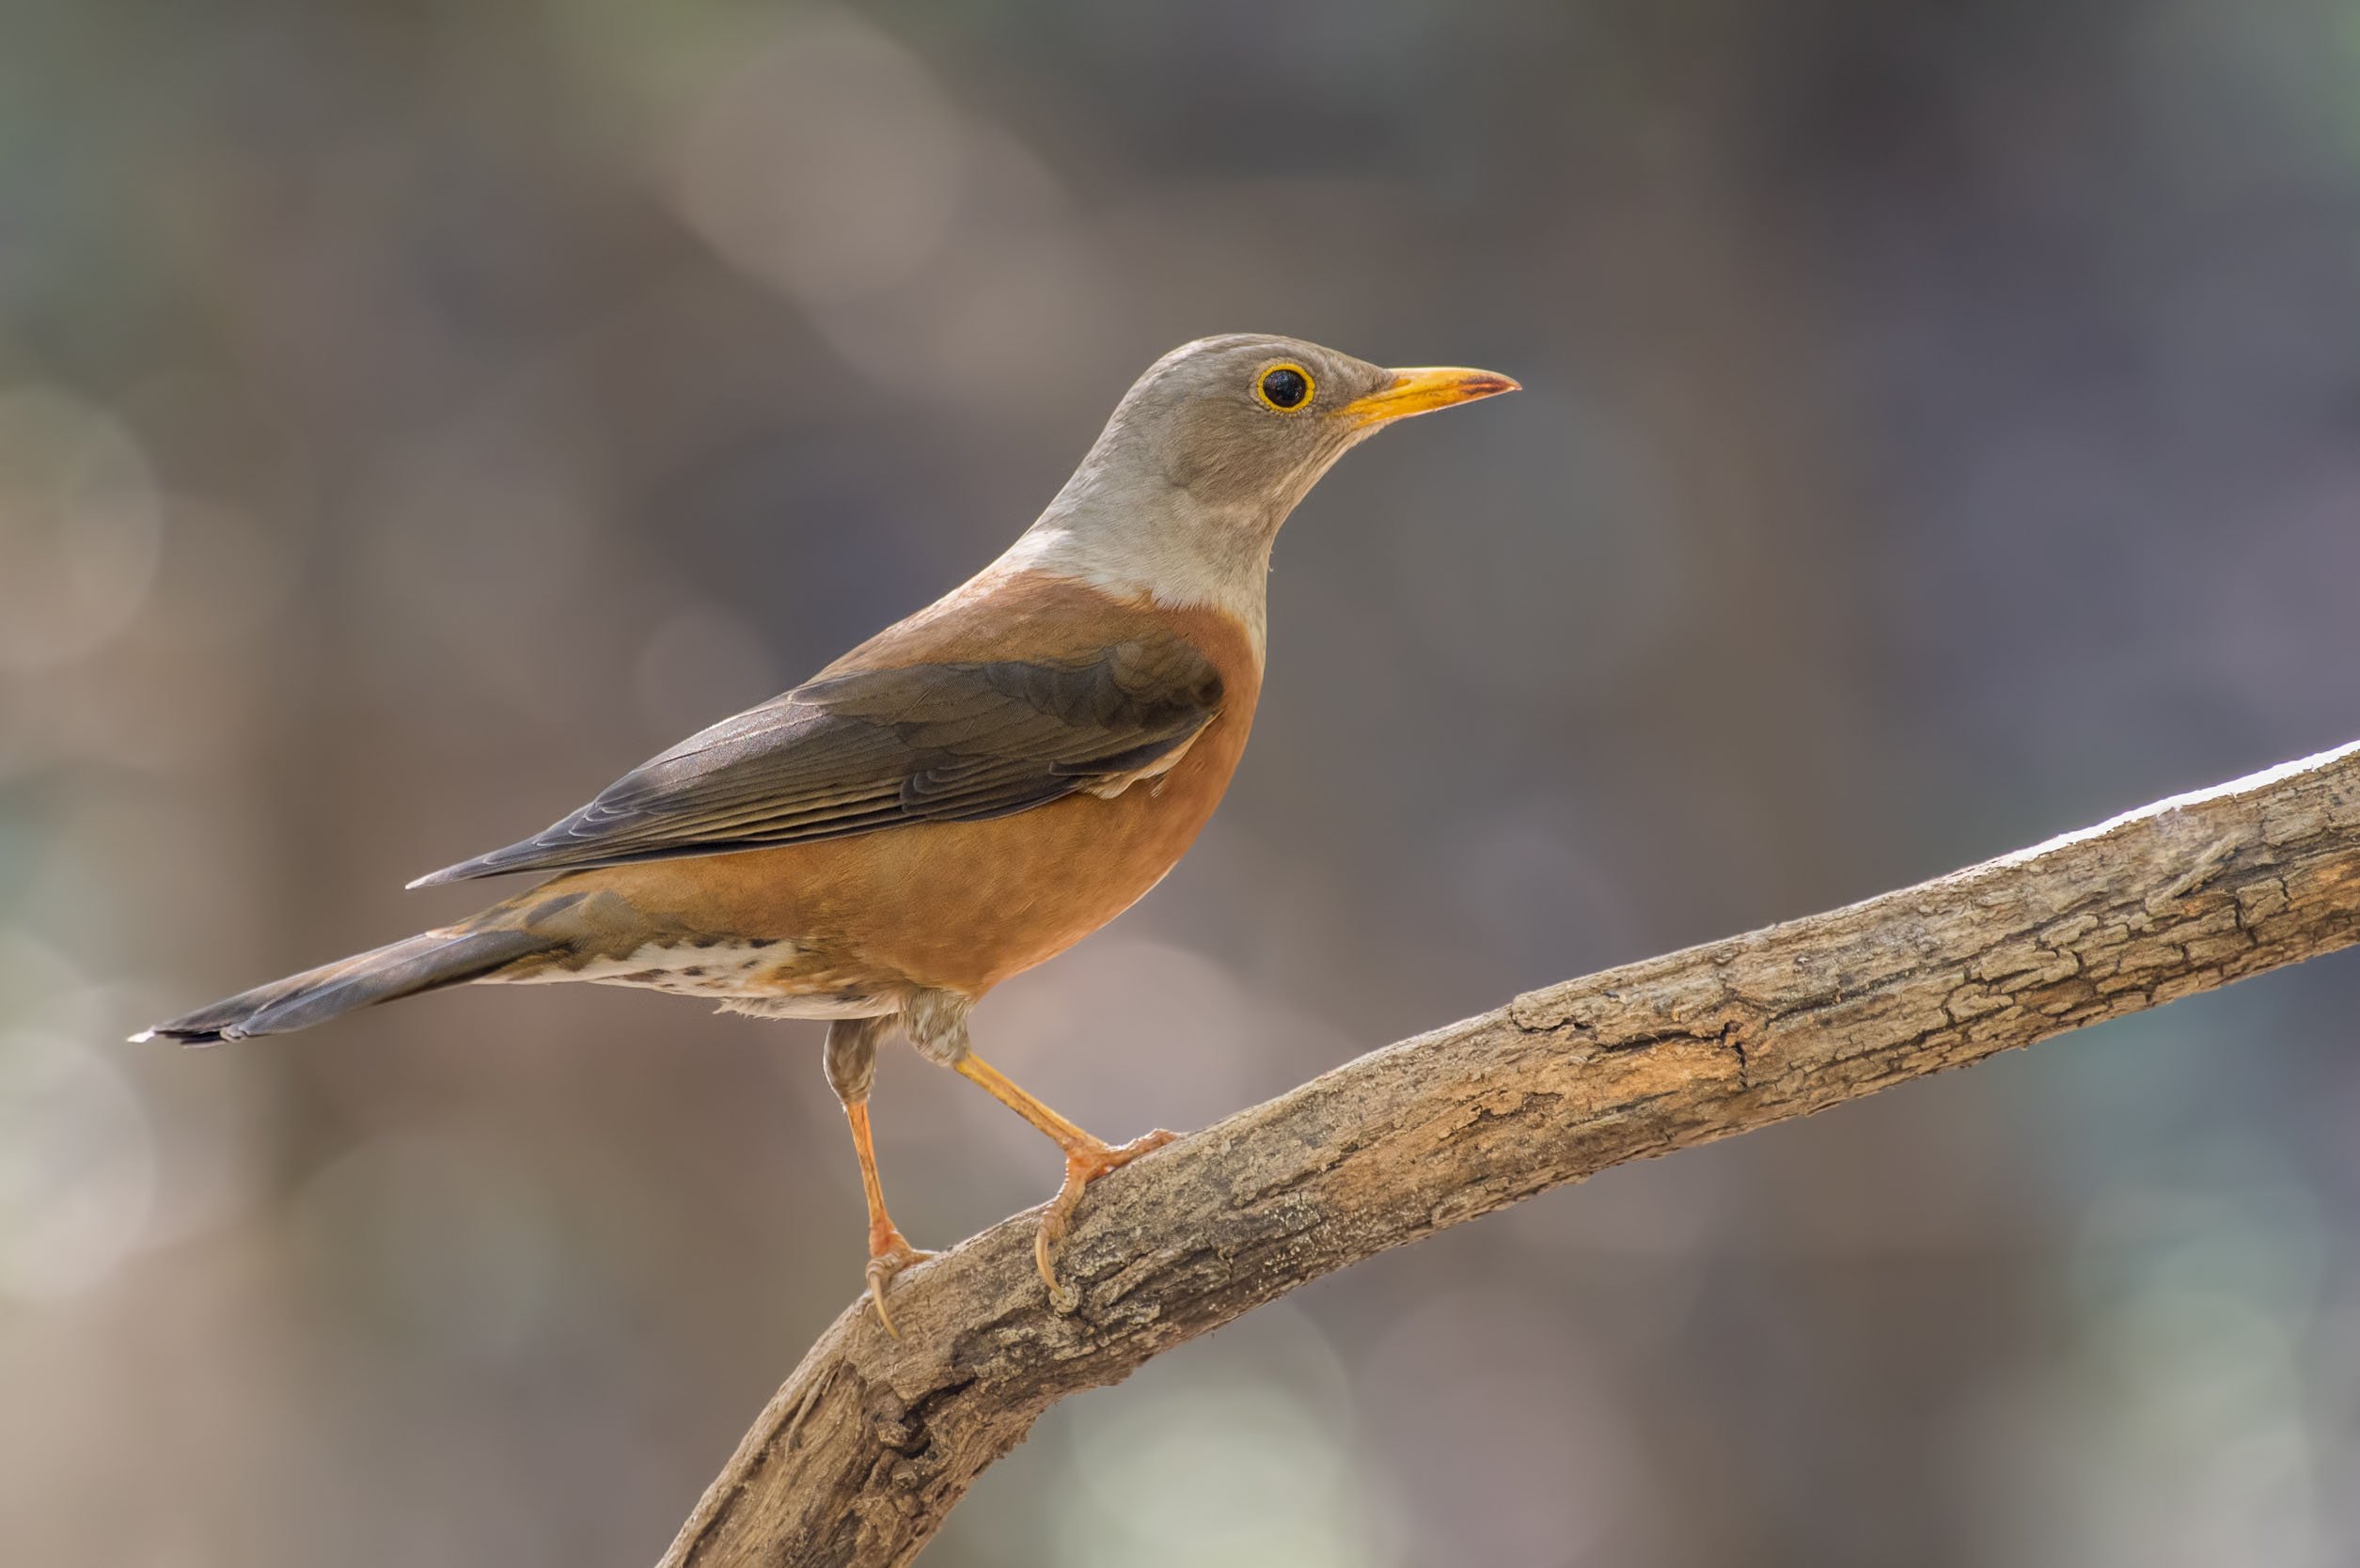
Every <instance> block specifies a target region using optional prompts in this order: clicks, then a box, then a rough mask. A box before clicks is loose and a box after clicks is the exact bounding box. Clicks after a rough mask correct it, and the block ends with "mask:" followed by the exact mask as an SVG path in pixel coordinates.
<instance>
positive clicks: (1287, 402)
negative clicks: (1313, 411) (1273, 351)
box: [1253, 365, 1311, 414]
mask: <svg viewBox="0 0 2360 1568" xmlns="http://www.w3.org/2000/svg"><path fill="white" fill-rule="evenodd" d="M1253 393H1254V396H1255V397H1257V398H1260V399H1261V400H1263V401H1264V402H1265V403H1267V404H1268V405H1269V406H1270V407H1272V408H1275V409H1277V410H1278V411H1279V412H1280V413H1281V414H1292V413H1294V412H1295V411H1296V410H1297V409H1298V408H1300V407H1302V406H1303V405H1304V404H1305V403H1307V402H1309V401H1311V372H1310V371H1309V370H1306V369H1304V368H1302V367H1301V366H1300V365H1273V366H1271V367H1270V368H1268V369H1267V370H1265V371H1263V372H1262V379H1261V380H1260V381H1258V382H1256V383H1254V386H1253Z"/></svg>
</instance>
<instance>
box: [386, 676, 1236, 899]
mask: <svg viewBox="0 0 2360 1568" xmlns="http://www.w3.org/2000/svg"><path fill="white" fill-rule="evenodd" d="M1220 700H1221V680H1220V675H1219V672H1218V671H1217V670H1215V669H1214V668H1213V666H1212V664H1211V663H1210V661H1208V660H1206V659H1205V658H1204V655H1203V654H1202V653H1200V652H1198V651H1196V650H1195V649H1194V648H1192V647H1190V646H1189V645H1188V644H1187V643H1185V642H1181V641H1178V640H1177V639H1172V640H1170V641H1166V642H1161V643H1157V644H1147V643H1141V642H1125V643H1121V644H1117V645H1116V646H1114V647H1112V648H1109V649H1108V650H1107V651H1105V652H1104V653H1102V654H1100V655H1099V656H1098V657H1096V658H1094V659H1092V660H1089V661H1087V662H1083V663H1077V664H1050V663H1030V662H1024V661H1015V660H1009V661H998V662H983V663H973V664H935V665H917V666H909V667H906V668H901V669H885V670H856V671H852V672H850V673H847V674H843V675H836V676H829V677H826V678H824V679H821V680H817V681H813V682H810V683H809V684H807V685H802V686H798V687H796V688H795V690H793V691H791V692H788V693H787V694H786V695H785V696H783V697H779V698H774V699H773V700H771V701H769V702H765V703H763V705H762V706H761V707H759V708H750V709H748V710H747V711H746V712H745V713H739V714H737V715H736V716H735V717H733V718H728V719H724V720H722V721H721V722H720V723H719V724H716V725H715V726H713V727H712V728H711V729H705V730H702V731H700V732H699V733H698V734H695V735H691V736H690V737H689V738H688V739H687V740H685V741H683V742H682V743H681V744H680V745H676V746H674V747H673V748H672V749H671V750H669V751H667V752H665V753H664V754H663V755H662V756H660V757H655V758H653V759H651V760H648V761H646V762H643V763H641V764H640V765H639V766H638V767H637V768H635V769H633V770H632V771H631V772H630V773H628V774H625V775H624V776H622V777H621V778H620V779H617V780H616V781H615V782H614V783H613V784H611V785H609V786H608V787H607V788H606V790H605V791H604V792H602V793H601V794H600V795H599V796H598V798H597V799H595V800H593V801H591V802H590V804H589V805H588V806H585V807H583V808H581V809H580V810H578V811H576V812H574V814H573V815H572V816H570V817H567V818H565V819H564V820H563V821H562V822H559V823H555V824H554V825H552V826H551V827H549V828H548V829H547V830H546V831H545V832H543V833H539V834H536V835H534V836H533V837H532V838H530V839H525V840H524V841H523V842H521V843H516V844H511V845H510V846H509V847H508V848H506V849H502V850H495V851H494V852H492V853H491V854H489V855H479V856H477V857H476V858H475V859H473V860H466V861H462V862H461V863H460V864H458V865H456V866H450V867H447V868H445V869H444V870H439V871H436V872H434V873H433V875H431V876H425V877H421V878H419V879H418V880H417V882H415V883H412V884H411V886H414V887H423V886H434V885H436V884H440V883H445V882H458V881H462V880H464V879H465V878H468V877H480V876H497V875H499V874H501V873H503V872H508V871H554V870H581V869H584V868H587V867H591V866H616V865H622V864H625V863H627V862H630V861H637V860H660V859H667V858H670V857H673V856H677V855H719V854H724V853H727V852H729V851H732V850H747V849H761V848H767V847H770V846H773V845H779V844H793V843H802V842H807V841H810V840H812V839H834V838H842V837H843V836H845V835H847V834H855V833H872V832H875V831H877V830H879V829H883V828H889V827H894V826H898V825H901V824H904V823H916V822H968V821H976V820H979V819H982V818H985V817H996V816H1004V815H1006V814H1008V813H1010V812H1014V811H1022V810H1025V809H1027V808H1031V807H1035V806H1041V805H1046V803H1048V802H1049V801H1053V800H1058V799H1061V798H1062V797H1063V796H1065V795H1069V794H1072V793H1073V792H1076V791H1078V790H1080V789H1084V788H1086V787H1088V786H1089V785H1091V784H1092V783H1093V782H1096V781H1098V780H1102V779H1107V778H1111V777H1118V776H1122V775H1125V774H1130V773H1136V772H1138V771H1140V770H1141V769H1142V768H1148V767H1152V766H1154V765H1155V763H1156V761H1158V760H1161V759H1163V758H1165V757H1168V756H1170V755H1171V754H1172V752H1173V751H1175V750H1177V749H1178V748H1180V747H1181V746H1184V745H1187V744H1188V742H1189V741H1190V740H1192V739H1194V738H1195V736H1196V734H1197V732H1198V731H1199V730H1201V729H1204V727H1205V726H1206V725H1207V724H1209V723H1211V722H1212V721H1213V718H1214V716H1215V715H1216V714H1217V713H1219V711H1220Z"/></svg>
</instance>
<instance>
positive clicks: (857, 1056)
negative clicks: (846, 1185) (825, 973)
mask: <svg viewBox="0 0 2360 1568" xmlns="http://www.w3.org/2000/svg"><path fill="white" fill-rule="evenodd" d="M892 1024H893V1020H892V1019H891V1018H890V1017H886V1018H839V1019H837V1020H836V1021H835V1022H834V1023H832V1024H830V1025H828V1026H827V1086H828V1087H829V1088H830V1089H832V1090H835V1091H836V1098H837V1099H839V1100H841V1101H842V1102H843V1105H844V1120H845V1121H849V1122H850V1123H852V1147H853V1152H854V1153H856V1154H857V1155H858V1156H859V1157H860V1195H861V1196H862V1197H863V1198H864V1199H866V1200H868V1204H869V1300H870V1301H871V1302H872V1303H873V1305H874V1306H875V1308H876V1309H877V1322H879V1323H880V1324H883V1325H885V1331H886V1332H887V1333H888V1334H890V1335H892V1336H893V1337H894V1338H895V1339H899V1338H901V1333H900V1331H899V1330H898V1329H896V1328H895V1327H894V1326H893V1315H892V1314H891V1313H890V1312H889V1311H887V1310H886V1308H885V1284H886V1281H887V1280H889V1279H890V1278H893V1276H895V1275H896V1274H899V1273H900V1272H901V1271H902V1270H904V1269H905V1268H907V1267H909V1265H910V1264H912V1263H915V1262H920V1261H922V1260H924V1259H927V1258H931V1257H933V1256H934V1254H933V1253H931V1252H920V1250H919V1249H918V1248H916V1247H912V1246H910V1245H909V1242H908V1240H907V1238H905V1237H904V1236H903V1234H902V1232H901V1231H899V1230H897V1229H896V1228H895V1227H894V1224H893V1216H892V1215H889V1214H887V1213H886V1212H885V1184H884V1183H882V1182H881V1181H879V1180H878V1179H877V1153H876V1148H875V1146H874V1145H873V1143H871V1142H870V1139H869V1088H870V1086H871V1085H872V1084H873V1083H874V1082H875V1081H876V1075H877V1041H878V1040H879V1039H880V1038H882V1037H883V1036H884V1034H885V1031H886V1030H887V1029H889V1028H890V1027H892Z"/></svg>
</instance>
